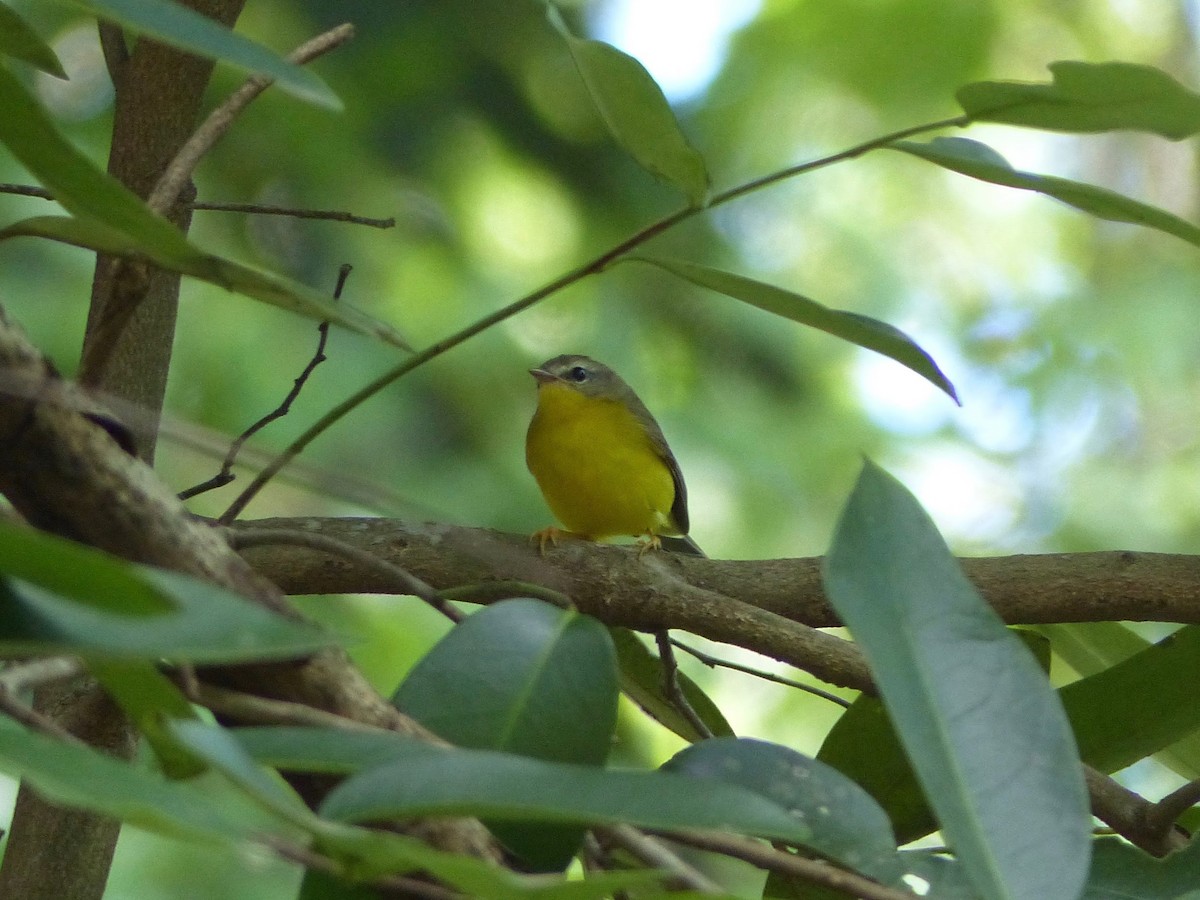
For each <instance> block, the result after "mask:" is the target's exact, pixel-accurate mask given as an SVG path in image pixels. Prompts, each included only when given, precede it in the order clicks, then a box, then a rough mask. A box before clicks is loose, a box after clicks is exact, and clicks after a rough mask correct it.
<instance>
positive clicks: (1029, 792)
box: [824, 463, 1091, 900]
mask: <svg viewBox="0 0 1200 900" xmlns="http://www.w3.org/2000/svg"><path fill="white" fill-rule="evenodd" d="M824 582H825V589H826V594H827V595H828V597H829V599H830V602H831V603H832V604H833V606H834V608H835V609H836V610H837V612H838V613H839V615H840V616H841V618H842V620H843V621H844V622H845V623H846V625H847V627H848V628H849V629H850V631H851V633H852V634H853V636H854V638H855V640H856V642H857V643H858V644H859V645H860V646H861V647H862V649H863V652H864V654H865V655H866V657H867V660H868V662H869V663H870V665H871V669H872V672H873V673H874V675H875V677H876V682H877V684H878V686H879V690H880V694H881V696H882V698H883V700H884V702H885V703H886V704H887V708H888V711H889V713H890V714H891V719H892V721H893V722H894V724H895V726H896V729H897V732H898V733H899V735H900V738H901V740H902V742H903V743H904V746H905V749H906V750H907V752H908V755H909V757H910V758H911V760H912V762H913V766H914V768H915V770H916V773H917V776H918V778H919V779H920V781H921V784H922V786H923V787H924V789H925V794H926V797H927V798H928V800H929V802H930V804H931V805H932V806H933V808H934V810H935V812H936V813H937V816H938V819H939V821H940V823H941V826H942V832H943V834H944V835H945V836H946V838H947V840H948V842H949V843H950V845H951V846H952V847H953V849H954V851H955V853H956V854H957V855H958V858H959V859H960V860H961V861H962V862H963V864H964V866H965V867H966V869H967V871H968V872H969V873H970V875H971V879H972V881H973V883H974V884H975V886H976V888H977V889H978V890H979V891H980V893H981V894H982V895H983V896H985V897H988V898H996V900H1000V898H1018V897H1038V898H1041V900H1058V898H1062V900H1076V898H1077V897H1078V895H1079V891H1080V889H1081V888H1082V885H1083V883H1084V880H1085V879H1086V876H1087V871H1088V862H1089V856H1090V850H1091V845H1090V830H1091V818H1090V811H1089V805H1088V797H1087V791H1086V789H1085V787H1084V783H1083V776H1082V770H1081V767H1080V763H1079V757H1078V754H1077V752H1076V749H1075V744H1074V740H1073V739H1072V736H1071V730H1070V726H1069V724H1068V722H1067V718H1066V715H1065V714H1064V712H1063V709H1062V706H1061V704H1060V703H1059V702H1058V698H1057V697H1056V695H1055V693H1054V691H1053V690H1051V688H1050V685H1049V682H1048V680H1047V678H1046V675H1045V673H1044V672H1042V670H1041V669H1040V668H1039V667H1038V664H1037V662H1036V661H1035V660H1034V659H1033V657H1032V656H1031V655H1030V653H1029V651H1028V650H1027V649H1026V648H1025V647H1024V646H1023V645H1022V643H1021V642H1020V640H1019V639H1018V638H1017V637H1016V636H1015V635H1013V634H1012V632H1010V631H1009V630H1008V629H1007V628H1006V627H1005V626H1004V623H1003V622H1002V621H1001V620H1000V618H999V617H998V616H997V615H996V613H995V611H994V610H992V608H991V607H990V606H988V605H987V604H986V603H985V602H984V601H983V599H982V597H980V596H979V594H978V593H977V592H976V590H975V588H974V586H973V585H971V583H970V582H969V581H968V580H967V578H966V576H965V575H964V574H963V572H962V569H961V567H960V566H959V564H958V562H957V560H955V558H954V557H953V555H952V554H951V553H950V551H949V548H947V547H946V545H945V543H944V541H943V540H942V538H941V536H940V535H939V534H938V532H937V529H936V527H935V526H934V524H933V522H932V521H931V520H930V519H929V516H928V515H927V514H926V513H925V511H924V510H923V509H921V507H920V505H919V504H918V503H917V501H916V499H915V498H914V497H913V496H912V495H911V494H910V493H909V492H908V491H907V490H905V488H904V487H903V486H902V485H900V483H899V482H897V481H896V480H895V479H894V478H892V477H891V476H889V475H887V474H886V473H885V472H883V471H882V470H881V469H879V468H877V467H876V466H874V465H872V464H870V463H867V464H865V466H864V469H863V472H862V474H861V475H860V477H859V480H858V483H857V485H856V486H855V489H854V491H853V493H852V494H851V497H850V500H849V501H848V503H847V505H846V509H845V510H844V512H843V513H842V517H841V521H840V522H839V525H838V529H837V534H836V536H835V538H834V542H833V547H832V549H831V551H830V553H829V555H828V557H827V558H826V561H825V567H824Z"/></svg>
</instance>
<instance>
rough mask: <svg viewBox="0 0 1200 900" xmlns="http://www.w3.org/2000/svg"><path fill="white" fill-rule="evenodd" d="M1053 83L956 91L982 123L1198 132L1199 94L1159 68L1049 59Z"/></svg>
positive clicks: (994, 84) (1176, 135) (1168, 134)
mask: <svg viewBox="0 0 1200 900" xmlns="http://www.w3.org/2000/svg"><path fill="white" fill-rule="evenodd" d="M1050 73H1051V75H1052V76H1053V79H1054V80H1053V82H1052V83H1051V84H1045V83H1041V84H1034V83H1028V82H1018V81H980V82H976V83H974V84H968V85H964V86H963V87H961V88H959V90H958V93H957V94H956V95H955V96H956V97H957V99H958V102H959V105H960V106H962V108H963V111H964V112H966V114H967V115H968V116H970V117H971V118H972V119H974V120H976V121H980V122H1003V123H1005V124H1007V125H1023V126H1025V127H1027V128H1041V129H1045V130H1047V131H1066V132H1075V133H1080V132H1082V133H1089V132H1098V131H1117V130H1134V131H1148V132H1150V133H1152V134H1158V135H1161V136H1162V137H1165V138H1170V139H1171V140H1176V141H1177V140H1181V139H1183V138H1186V137H1191V136H1192V135H1194V134H1196V133H1197V132H1200V94H1197V93H1196V92H1194V91H1190V90H1188V89H1187V88H1185V87H1184V86H1183V85H1181V84H1180V83H1179V82H1178V81H1176V80H1175V79H1174V78H1172V77H1171V76H1170V75H1168V74H1167V73H1166V72H1163V71H1161V70H1160V69H1155V68H1152V67H1151V66H1143V65H1138V64H1136V63H1128V62H1104V63H1087V62H1078V61H1075V60H1064V61H1060V62H1053V63H1051V64H1050Z"/></svg>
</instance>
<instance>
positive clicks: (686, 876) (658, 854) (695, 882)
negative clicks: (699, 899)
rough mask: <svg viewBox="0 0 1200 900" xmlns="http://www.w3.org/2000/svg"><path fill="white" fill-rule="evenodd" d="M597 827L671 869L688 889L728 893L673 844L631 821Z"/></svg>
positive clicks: (609, 839)
mask: <svg viewBox="0 0 1200 900" xmlns="http://www.w3.org/2000/svg"><path fill="white" fill-rule="evenodd" d="M593 831H594V832H595V833H596V835H597V837H599V838H600V839H601V841H602V842H604V843H608V844H612V845H615V846H617V847H620V848H621V849H622V850H624V851H626V852H627V853H630V854H631V855H633V856H634V858H636V859H637V860H638V861H639V862H641V863H643V864H645V865H646V866H649V867H650V868H654V869H662V870H664V871H665V872H668V873H670V877H671V879H672V880H673V881H675V882H677V883H678V884H679V885H680V886H681V887H683V888H685V889H686V890H691V891H697V892H699V893H701V894H724V893H725V891H724V890H723V889H722V888H721V886H720V885H719V884H717V883H716V882H715V881H713V880H712V879H711V878H709V877H708V876H707V875H705V874H704V873H703V872H701V871H699V870H698V869H696V868H695V867H694V866H691V865H689V864H688V863H687V862H685V861H684V860H682V859H680V857H679V855H678V854H676V853H673V852H671V848H670V847H667V846H666V845H665V844H663V843H662V842H661V841H659V840H656V839H655V838H652V837H650V836H649V835H647V834H645V833H643V832H641V831H639V830H638V829H636V828H634V827H633V826H631V825H623V824H622V825H608V826H605V827H603V828H596V829H593Z"/></svg>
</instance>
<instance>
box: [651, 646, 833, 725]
mask: <svg viewBox="0 0 1200 900" xmlns="http://www.w3.org/2000/svg"><path fill="white" fill-rule="evenodd" d="M671 643H672V644H674V645H675V646H676V647H678V648H679V649H680V650H682V651H683V652H684V653H686V654H688V655H689V656H692V657H694V658H695V659H697V660H699V661H700V662H701V663H703V664H704V665H706V666H708V667H709V668H710V669H712V668H720V669H732V670H733V671H734V672H745V673H746V674H747V675H753V676H754V677H755V678H761V679H762V680H763V681H770V682H773V683H775V684H782V685H784V686H785V687H791V688H795V689H796V690H798V691H804V692H805V693H807V694H812V695H813V696H814V697H820V698H821V699H822V700H828V701H829V702H830V703H836V704H837V705H838V706H840V707H842V708H843V709H849V708H850V701H849V700H847V699H845V698H844V697H839V696H838V695H837V694H832V693H830V692H829V691H826V690H822V689H821V688H819V687H817V686H816V685H813V684H805V683H804V682H802V681H796V680H795V679H793V678H784V677H783V676H782V675H776V674H775V673H774V672H764V671H763V670H762V669H755V668H754V667H752V666H744V665H742V664H741V663H735V662H733V661H732V660H728V659H721V658H720V657H717V656H711V655H710V654H708V653H705V652H704V651H703V650H698V649H697V648H695V647H689V646H688V645H687V644H685V643H683V642H682V641H680V640H677V639H676V638H671Z"/></svg>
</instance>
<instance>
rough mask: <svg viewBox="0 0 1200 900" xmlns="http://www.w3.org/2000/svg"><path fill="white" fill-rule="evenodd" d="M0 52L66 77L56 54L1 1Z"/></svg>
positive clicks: (57, 76) (44, 70) (49, 72)
mask: <svg viewBox="0 0 1200 900" xmlns="http://www.w3.org/2000/svg"><path fill="white" fill-rule="evenodd" d="M0 54H3V55H4V56H11V57H12V58H13V59H19V60H21V61H23V62H27V63H29V64H30V65H31V66H35V67H36V68H38V69H41V70H42V71H43V72H45V73H47V74H48V75H53V76H54V77H55V78H66V77H67V73H66V72H65V71H64V70H63V67H62V62H60V61H59V58H58V55H57V54H56V53H55V52H54V51H53V50H51V49H50V47H49V46H48V45H47V44H46V42H45V41H43V40H42V39H41V37H39V36H38V33H37V32H36V31H34V30H33V29H32V28H30V27H29V23H27V22H26V21H25V20H24V19H22V18H21V17H20V16H19V15H17V14H16V13H15V12H13V10H12V9H11V7H9V6H7V5H5V4H3V3H0Z"/></svg>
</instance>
